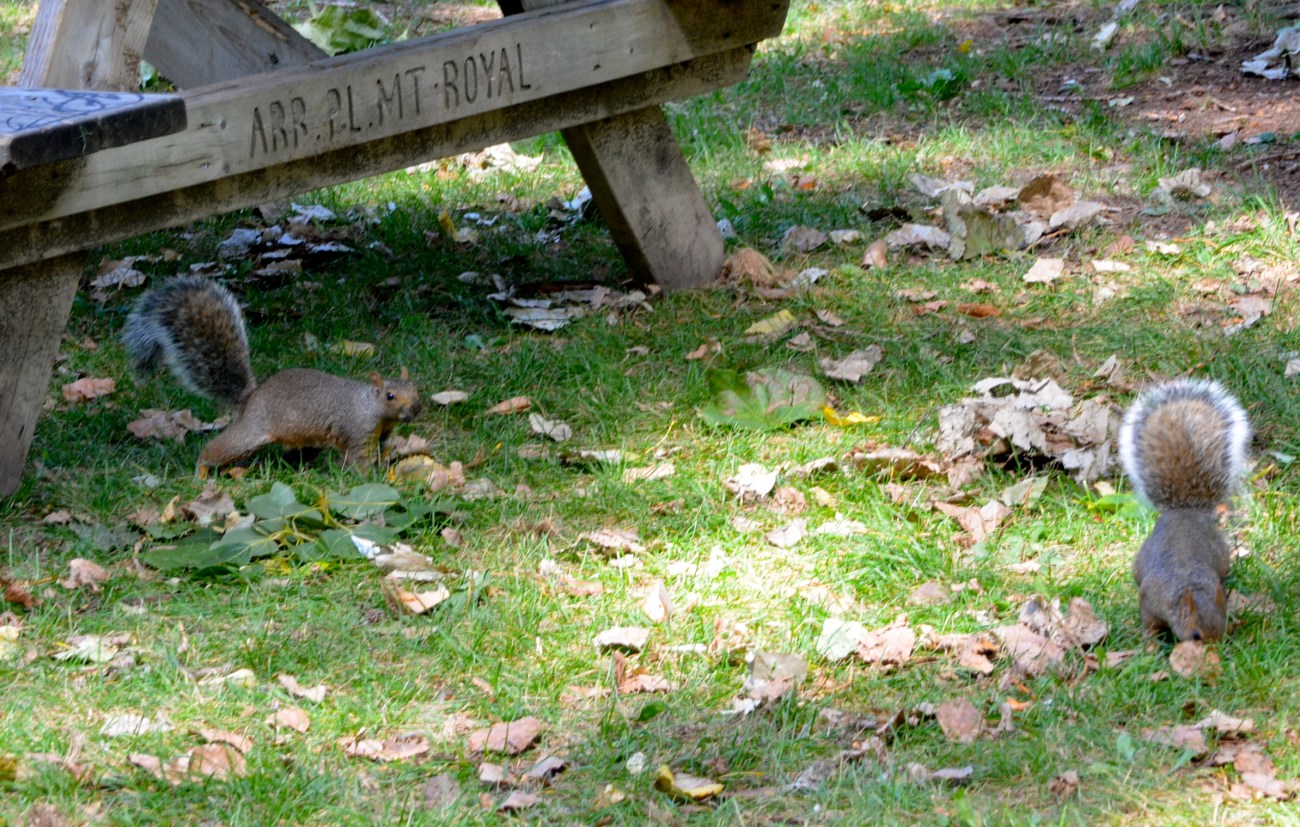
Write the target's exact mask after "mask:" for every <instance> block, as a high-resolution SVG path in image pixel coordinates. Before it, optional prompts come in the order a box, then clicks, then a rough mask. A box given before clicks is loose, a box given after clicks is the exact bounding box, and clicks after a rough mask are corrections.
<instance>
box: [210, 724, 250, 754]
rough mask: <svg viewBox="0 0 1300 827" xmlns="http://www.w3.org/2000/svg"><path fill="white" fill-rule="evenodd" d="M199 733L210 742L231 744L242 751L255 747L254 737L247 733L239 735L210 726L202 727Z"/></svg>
mask: <svg viewBox="0 0 1300 827" xmlns="http://www.w3.org/2000/svg"><path fill="white" fill-rule="evenodd" d="M199 735H200V736H202V738H203V740H205V741H207V742H208V743H209V744H229V745H230V746H232V747H234V748H235V749H237V750H239V751H240V752H248V751H249V750H250V749H252V748H253V739H252V738H250V737H248V736H247V735H239V734H237V733H234V732H226V731H224V730H220V729H211V728H209V727H200V728H199Z"/></svg>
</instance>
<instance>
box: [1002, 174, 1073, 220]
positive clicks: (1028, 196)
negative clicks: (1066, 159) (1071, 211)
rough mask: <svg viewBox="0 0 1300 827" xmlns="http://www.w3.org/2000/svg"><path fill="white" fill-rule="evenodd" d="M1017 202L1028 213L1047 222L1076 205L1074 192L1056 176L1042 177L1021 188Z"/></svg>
mask: <svg viewBox="0 0 1300 827" xmlns="http://www.w3.org/2000/svg"><path fill="white" fill-rule="evenodd" d="M1016 201H1018V202H1019V203H1020V206H1021V208H1022V209H1024V210H1025V211H1026V212H1028V213H1030V214H1031V215H1034V216H1036V217H1038V218H1041V219H1043V220H1044V221H1046V220H1048V219H1049V218H1051V217H1052V214H1053V213H1055V212H1058V211H1059V210H1062V209H1065V208H1066V207H1068V206H1070V205H1071V204H1073V203H1074V191H1073V190H1071V189H1070V187H1069V185H1068V184H1066V183H1065V182H1064V181H1062V180H1061V179H1060V178H1057V177H1056V176H1055V175H1040V176H1038V177H1037V178H1034V179H1033V180H1032V181H1030V182H1029V183H1027V184H1025V185H1024V186H1023V187H1021V188H1020V192H1019V193H1018V194H1017V195H1016Z"/></svg>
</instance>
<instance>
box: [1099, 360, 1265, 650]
mask: <svg viewBox="0 0 1300 827" xmlns="http://www.w3.org/2000/svg"><path fill="white" fill-rule="evenodd" d="M1249 444H1250V422H1249V421H1248V420H1247V418H1246V412H1245V410H1243V409H1242V407H1241V403H1240V402H1238V401H1237V400H1236V398H1235V397H1233V395H1232V394H1231V393H1229V392H1228V391H1227V390H1225V389H1224V387H1223V386H1222V385H1220V384H1219V383H1217V382H1213V381H1208V380H1199V379H1176V380H1173V381H1170V382H1164V383H1161V384H1159V385H1156V386H1154V387H1151V388H1149V389H1147V390H1146V391H1144V392H1143V393H1142V394H1141V395H1140V396H1139V397H1138V398H1137V400H1136V401H1135V402H1134V403H1133V404H1132V405H1131V406H1130V407H1129V409H1128V411H1127V413H1125V415H1124V424H1123V425H1122V426H1121V428H1120V432H1119V454H1120V461H1121V462H1122V463H1123V465H1124V471H1125V473H1127V474H1128V478H1129V480H1130V481H1132V483H1133V487H1134V488H1135V489H1136V490H1137V493H1138V495H1139V496H1140V497H1141V498H1142V499H1144V500H1146V501H1147V502H1149V503H1151V504H1152V505H1153V506H1155V507H1156V508H1157V509H1159V511H1160V516H1159V518H1158V519H1157V520H1156V527H1155V530H1154V531H1152V532H1151V536H1150V537H1148V538H1147V539H1146V542H1144V543H1143V544H1142V548H1141V549H1139V550H1138V553H1137V557H1135V558H1134V559H1133V577H1134V578H1135V579H1136V580H1137V584H1138V598H1139V604H1140V606H1141V612H1142V624H1143V625H1144V626H1146V627H1147V628H1148V629H1150V630H1152V631H1156V632H1162V631H1164V630H1166V629H1168V630H1169V631H1170V632H1172V633H1173V635H1174V637H1176V638H1177V639H1178V640H1218V639H1219V638H1222V637H1223V634H1224V632H1225V631H1226V629H1227V597H1226V594H1225V593H1224V589H1223V584H1224V580H1225V579H1226V578H1227V576H1228V567H1229V564H1230V563H1231V561H1232V553H1231V551H1230V549H1229V548H1228V543H1227V540H1226V539H1225V538H1224V535H1223V532H1222V531H1221V530H1220V528H1219V517H1218V514H1217V509H1218V506H1219V505H1220V504H1221V503H1226V502H1227V501H1228V500H1229V499H1230V498H1231V497H1232V495H1233V494H1234V493H1235V492H1236V491H1237V488H1238V487H1239V486H1240V484H1241V480H1242V478H1243V476H1244V475H1245V473H1246V450H1247V446H1248V445H1249Z"/></svg>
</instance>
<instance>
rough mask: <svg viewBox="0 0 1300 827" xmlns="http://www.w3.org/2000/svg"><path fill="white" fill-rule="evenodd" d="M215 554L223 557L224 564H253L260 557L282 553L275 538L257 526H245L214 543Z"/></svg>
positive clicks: (228, 532) (229, 532)
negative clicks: (259, 529)
mask: <svg viewBox="0 0 1300 827" xmlns="http://www.w3.org/2000/svg"><path fill="white" fill-rule="evenodd" d="M211 549H212V551H213V553H215V554H219V555H221V556H222V557H223V558H226V559H223V561H222V562H224V563H238V564H239V565H244V564H246V563H251V562H252V561H253V560H256V559H257V558H259V557H270V556H271V555H272V554H276V553H277V552H279V551H280V544H279V543H277V542H276V541H275V538H274V537H271V536H269V535H266V534H263V533H262V532H260V531H258V530H257V528H256V527H255V526H245V527H244V528H236V529H233V530H231V531H227V532H226V534H225V536H223V537H222V538H221V539H220V540H218V541H217V542H215V543H213V544H212V546H211Z"/></svg>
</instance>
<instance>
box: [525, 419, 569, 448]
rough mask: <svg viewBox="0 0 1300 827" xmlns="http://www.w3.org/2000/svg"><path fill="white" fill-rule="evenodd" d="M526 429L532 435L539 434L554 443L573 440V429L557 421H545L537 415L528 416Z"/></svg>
mask: <svg viewBox="0 0 1300 827" xmlns="http://www.w3.org/2000/svg"><path fill="white" fill-rule="evenodd" d="M528 427H529V428H531V429H532V431H533V433H535V434H540V435H542V436H544V437H547V438H549V439H552V440H554V441H556V442H567V441H568V440H570V439H572V438H573V428H572V427H570V426H569V424H568V423H566V422H561V421H560V420H558V419H547V418H546V417H544V416H542V415H541V414H538V413H530V414H529V415H528Z"/></svg>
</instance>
